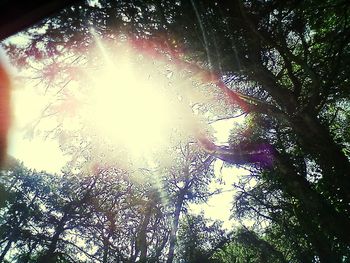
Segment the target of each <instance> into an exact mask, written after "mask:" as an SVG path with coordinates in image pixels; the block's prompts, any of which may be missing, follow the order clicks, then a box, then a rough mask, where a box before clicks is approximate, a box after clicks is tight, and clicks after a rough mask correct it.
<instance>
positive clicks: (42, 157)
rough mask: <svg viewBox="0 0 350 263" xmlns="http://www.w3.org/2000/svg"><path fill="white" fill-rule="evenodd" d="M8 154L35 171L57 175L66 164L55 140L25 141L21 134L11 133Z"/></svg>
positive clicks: (35, 139)
mask: <svg viewBox="0 0 350 263" xmlns="http://www.w3.org/2000/svg"><path fill="white" fill-rule="evenodd" d="M8 153H9V154H10V155H11V156H14V157H15V158H17V159H18V160H20V161H21V162H23V163H24V165H25V166H26V167H28V168H31V169H36V170H37V171H46V172H49V173H58V172H59V171H60V170H61V168H62V167H63V166H64V165H65V164H66V162H67V160H68V159H67V156H66V157H65V156H64V155H63V154H62V152H61V150H60V148H59V144H58V142H57V140H44V139H43V138H33V139H25V138H24V137H23V134H22V133H19V132H12V133H11V135H10V140H9V149H8Z"/></svg>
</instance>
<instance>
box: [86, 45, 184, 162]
mask: <svg viewBox="0 0 350 263" xmlns="http://www.w3.org/2000/svg"><path fill="white" fill-rule="evenodd" d="M98 52H102V53H103V54H102V57H104V63H103V66H102V67H101V68H100V69H99V70H97V71H95V72H94V74H93V73H92V72H89V75H90V76H92V77H91V82H92V85H91V87H90V89H89V90H90V92H89V93H88V94H87V96H88V101H87V107H86V110H85V111H84V115H85V116H83V118H84V119H85V120H86V121H87V122H88V123H89V124H90V125H93V126H94V129H95V130H96V131H97V132H98V134H99V135H100V136H101V137H103V139H104V140H107V141H108V142H109V143H113V144H114V145H117V146H122V147H123V148H126V149H127V151H128V152H129V153H130V154H133V155H140V154H147V153H150V152H152V151H153V150H156V149H157V148H159V147H161V146H164V144H165V143H166V141H167V140H169V138H168V137H169V134H170V130H171V120H172V118H173V115H174V112H175V111H174V107H172V103H171V99H169V94H170V93H169V90H167V89H166V87H165V86H164V81H165V80H166V76H161V75H160V73H159V71H158V69H157V67H156V66H155V65H154V63H152V62H150V61H145V59H144V58H141V57H140V55H137V54H136V53H135V52H133V51H132V50H131V49H130V48H128V47H126V46H122V47H119V48H118V50H114V51H113V54H110V53H108V50H107V48H105V47H104V46H103V45H102V44H101V43H99V50H98ZM140 60H142V62H141V61H140ZM178 110H179V109H176V111H178Z"/></svg>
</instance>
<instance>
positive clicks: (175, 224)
mask: <svg viewBox="0 0 350 263" xmlns="http://www.w3.org/2000/svg"><path fill="white" fill-rule="evenodd" d="M185 189H186V186H185V188H184V189H182V190H181V191H180V193H179V195H178V198H177V201H176V205H175V212H174V218H173V225H172V228H171V232H170V236H169V252H168V259H167V261H166V263H172V262H173V260H174V252H175V245H176V234H177V230H178V227H179V219H180V214H181V209H182V206H183V203H184V198H185V193H186V190H185Z"/></svg>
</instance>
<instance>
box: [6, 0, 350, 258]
mask: <svg viewBox="0 0 350 263" xmlns="http://www.w3.org/2000/svg"><path fill="white" fill-rule="evenodd" d="M349 9H350V7H349V5H348V4H347V2H346V1H343V0H332V1H331V0H327V1H320V0H310V1H299V0H291V1H274V0H269V1H257V0H256V1H255V0H234V1H197V0H191V1H187V0H147V1H139V0H135V1H124V0H120V1H106V0H99V1H85V2H80V3H77V4H75V5H74V6H71V7H69V8H66V9H65V10H62V12H60V13H59V14H57V15H56V16H54V17H50V18H47V19H45V20H44V21H42V22H41V23H39V24H37V25H35V26H34V27H32V28H30V29H28V30H27V31H26V32H23V33H21V34H22V37H23V38H25V39H26V41H25V44H20V43H18V42H16V41H11V39H9V40H7V41H4V42H3V43H2V45H3V47H4V48H5V49H6V51H7V53H8V54H9V56H10V57H11V60H12V61H13V63H14V64H15V65H16V66H17V67H18V68H19V69H22V70H26V71H27V72H30V74H32V75H33V76H35V77H34V81H35V80H38V84H37V85H36V88H38V89H40V90H41V91H42V92H43V94H50V96H51V97H52V101H51V102H50V103H49V104H48V106H47V107H46V108H45V111H44V112H43V114H42V115H41V118H40V120H39V121H37V122H35V123H33V124H32V125H31V126H30V127H29V130H28V133H30V134H32V135H34V136H36V135H37V134H40V133H41V134H42V133H43V131H44V133H45V134H46V135H47V136H51V137H53V138H58V139H59V142H60V147H61V149H62V151H63V152H64V153H66V154H69V155H70V156H72V158H71V160H70V161H69V162H68V163H67V165H66V166H65V167H64V169H63V170H62V174H61V175H51V174H48V173H45V172H37V171H31V170H30V169H28V168H25V167H24V166H23V165H21V164H19V163H16V164H14V165H12V166H11V168H9V169H7V170H4V171H3V174H2V177H1V181H2V188H3V189H2V190H1V192H4V196H5V197H4V199H5V201H4V202H3V206H2V208H1V221H0V223H1V225H0V229H1V230H0V231H1V236H0V248H1V251H0V252H1V255H0V259H1V260H8V261H11V262H12V261H13V262H167V263H171V262H348V261H349V260H350V255H349V253H350V251H349V245H350V192H349V189H350V180H349V176H350V172H349V171H350V161H349V151H350V149H349V143H350V137H349V116H350V111H349V76H350V71H349V70H350V68H349V65H350V52H349V51H350V50H349V49H350V44H349V43H350V41H349V38H350V23H349V12H350V10H349ZM96 50H97V51H96ZM118 52H119V53H118ZM120 52H121V53H120ZM126 53H127V54H133V55H135V57H134V58H133V59H132V61H131V63H129V62H128V61H127V60H123V59H122V58H123V55H121V54H126ZM108 63H112V64H113V63H114V65H115V66H114V67H112V68H111V70H110V72H109V73H108V74H109V75H108V74H107V75H104V71H103V70H101V69H103V68H104V67H105V66H106V64H108ZM118 63H119V64H118ZM128 63H129V64H128ZM153 66H155V69H153V68H152V67H153ZM124 67H131V68H133V69H135V70H136V72H137V73H136V74H135V75H132V76H128V75H127V73H125V71H120V70H121V69H120V68H122V69H123V68H124ZM118 72H119V73H118ZM120 72H122V73H120ZM154 72H156V73H154ZM118 74H119V75H118ZM155 75H157V76H158V75H159V76H160V78H155V77H154V76H155ZM98 76H102V77H103V78H104V79H108V80H113V81H115V82H117V81H118V79H119V80H120V79H123V78H126V79H127V81H130V79H132V78H135V79H137V80H136V84H135V86H138V87H142V89H143V90H146V91H148V87H149V86H152V87H156V88H157V90H158V91H159V94H162V95H164V96H163V97H162V99H161V100H162V101H163V102H165V103H164V104H162V106H161V107H162V108H161V111H164V112H166V115H165V116H166V118H165V119H167V120H168V122H166V125H167V127H170V129H169V130H166V135H167V136H168V137H167V138H168V139H167V140H166V144H165V145H163V146H162V147H161V148H156V147H154V149H149V148H152V145H148V144H147V143H146V141H145V143H144V145H148V146H147V147H143V148H142V149H143V150H145V148H147V151H146V152H147V154H148V155H147V156H148V157H150V156H153V157H152V158H150V159H148V160H147V158H146V160H143V162H142V164H141V166H142V165H145V163H146V164H147V165H146V167H141V168H142V169H141V168H140V166H139V165H140V163H138V164H137V165H136V164H135V162H136V161H135V160H134V159H133V156H132V155H131V154H130V149H131V148H130V147H129V146H130V145H129V146H128V145H127V146H125V145H126V144H123V143H126V142H125V141H126V140H124V137H122V139H119V140H118V146H117V147H115V146H113V143H111V141H113V136H112V133H113V134H115V133H118V131H120V130H121V129H123V127H121V126H122V125H128V124H130V123H129V122H126V123H124V122H123V116H126V117H125V118H127V119H130V118H132V119H133V126H130V127H132V128H130V127H129V128H128V127H126V129H125V132H124V133H123V134H125V133H127V134H129V133H130V134H132V137H133V141H134V142H135V141H136V142H137V145H140V144H143V141H142V140H139V139H138V138H137V136H139V135H140V134H144V135H145V134H146V133H147V132H148V131H151V133H156V132H157V131H154V130H150V129H149V127H148V126H152V125H153V126H154V125H155V124H152V123H151V122H150V121H145V122H144V121H143V119H144V118H146V117H143V116H147V115H156V114H157V112H159V111H160V109H159V108H156V110H155V111H153V112H148V113H147V114H146V115H142V113H143V111H146V110H145V109H146V108H147V109H148V108H150V107H152V105H153V104H155V100H153V99H151V98H149V97H148V96H147V95H146V93H147V92H146V93H142V92H141V91H139V90H138V89H136V88H133V87H134V86H130V84H128V85H129V86H128V87H127V88H129V89H131V92H132V93H133V94H135V95H132V96H135V99H134V100H133V101H132V102H130V103H129V102H128V106H127V107H124V108H117V109H118V114H119V113H122V115H117V114H116V112H115V111H113V110H110V111H109V112H108V113H103V114H104V115H108V118H109V119H108V121H106V120H103V122H99V121H97V120H100V119H101V118H102V117H101V116H102V115H103V114H102V115H98V116H97V117H96V118H95V119H94V121H93V122H86V121H85V116H86V115H81V114H80V112H81V109H80V108H79V107H80V106H79V105H80V104H79V103H81V101H83V102H86V98H88V99H89V98H93V99H95V98H97V99H98V98H100V97H99V95H98V94H102V93H104V92H106V90H104V89H103V86H108V85H109V84H107V82H104V81H103V78H102V79H101V78H96V77H98ZM125 76H126V77H125ZM144 79H145V80H144ZM102 82H103V83H102ZM143 82H146V83H148V84H146V86H143V84H142V83H143ZM126 83H129V82H126ZM158 84H160V86H158ZM93 86H96V87H98V90H97V93H93V92H92V93H91V90H92V87H93ZM112 88H113V89H114V88H115V86H112ZM108 92H111V93H106V94H107V96H103V97H101V98H102V99H101V100H102V104H108V103H109V104H113V103H116V104H118V105H119V104H122V103H123V99H124V98H126V97H123V96H124V95H121V94H120V93H119V96H120V97H122V99H118V96H111V94H113V91H108ZM125 96H126V95H125ZM153 97H155V95H154V96H153ZM137 98H141V99H137ZM88 99H87V100H88ZM117 99H118V100H117ZM129 104H131V105H129ZM141 104H142V105H144V108H141V109H140V110H138V112H137V113H136V114H133V115H128V114H129V112H131V111H133V110H134V109H138V108H137V107H136V105H141ZM77 105H78V106H77ZM84 105H85V104H84ZM123 105H124V104H123ZM168 108H170V109H176V111H175V112H176V113H174V112H171V111H169V112H167V111H166V109H168ZM93 109H94V108H93ZM111 109H114V110H115V108H111ZM87 112H88V115H87V116H93V114H94V112H93V110H92V111H91V109H90V111H89V110H88V111H87ZM241 115H242V116H244V119H243V121H242V122H240V123H237V124H236V125H234V127H232V129H231V130H230V131H229V132H230V136H229V140H228V141H227V143H226V144H225V145H219V144H218V143H217V141H215V136H214V132H213V128H212V126H211V125H210V124H211V123H213V122H216V121H218V120H230V119H235V118H236V117H237V116H241ZM130 116H131V117H130ZM139 116H142V117H141V118H140V119H139V118H138V117H139ZM47 119H55V122H54V126H52V123H51V122H50V123H49V124H45V125H43V123H45V120H47ZM169 120H170V121H169ZM106 122H107V124H108V125H111V123H116V124H117V125H119V127H118V129H117V130H113V129H112V133H109V130H110V128H109V127H110V126H104V123H106ZM135 122H136V124H139V125H138V126H134V123H135ZM67 123H69V124H67ZM71 123H74V125H72V124H71ZM48 127H49V128H48ZM101 127H102V128H101ZM184 127H185V128H184ZM45 129H46V131H45ZM159 129H161V128H159ZM159 129H158V130H159ZM47 130H49V131H47ZM100 130H103V132H104V133H100ZM135 130H136V132H135ZM102 135H103V136H102ZM123 136H124V135H123ZM159 137H161V136H160V135H159ZM143 138H146V136H144V137H143ZM144 140H147V139H144ZM113 142H114V141H113ZM134 145H135V144H134ZM121 160H123V161H121ZM218 160H221V161H222V162H223V163H224V165H225V166H227V167H241V168H244V169H246V170H247V171H249V174H248V175H246V176H241V177H239V180H238V182H237V183H236V184H235V185H234V188H235V195H234V196H233V203H232V206H233V207H232V211H231V213H232V217H233V218H236V220H237V222H240V226H239V227H237V228H235V229H232V230H231V231H229V232H227V231H226V232H225V231H224V230H223V229H222V226H221V225H220V222H210V221H209V220H208V219H207V218H206V217H205V214H200V215H192V214H191V213H190V212H189V211H188V206H189V204H191V203H203V202H205V201H206V200H208V198H209V197H210V196H211V195H213V194H216V191H215V190H214V191H212V189H210V187H209V185H210V182H212V181H213V180H215V178H216V176H217V175H216V174H215V172H214V163H215V162H216V161H218ZM233 171H234V170H233ZM232 176H235V175H234V173H233V175H232ZM227 212H228V213H229V211H227ZM246 221H251V222H253V224H252V225H251V226H247V225H246V224H245V222H246Z"/></svg>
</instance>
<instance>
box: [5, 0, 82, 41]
mask: <svg viewBox="0 0 350 263" xmlns="http://www.w3.org/2000/svg"><path fill="white" fill-rule="evenodd" d="M78 1H79V0H51V1H50V0H0V41H1V40H3V39H5V38H7V37H9V36H11V35H14V34H16V33H17V32H20V31H22V30H24V29H26V28H27V27H30V26H32V25H34V24H35V23H37V22H39V21H40V20H42V19H45V18H47V17H49V16H51V15H53V14H55V13H57V12H59V11H60V10H61V9H63V8H65V7H69V6H71V5H73V4H74V3H75V2H78Z"/></svg>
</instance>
